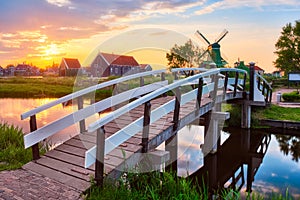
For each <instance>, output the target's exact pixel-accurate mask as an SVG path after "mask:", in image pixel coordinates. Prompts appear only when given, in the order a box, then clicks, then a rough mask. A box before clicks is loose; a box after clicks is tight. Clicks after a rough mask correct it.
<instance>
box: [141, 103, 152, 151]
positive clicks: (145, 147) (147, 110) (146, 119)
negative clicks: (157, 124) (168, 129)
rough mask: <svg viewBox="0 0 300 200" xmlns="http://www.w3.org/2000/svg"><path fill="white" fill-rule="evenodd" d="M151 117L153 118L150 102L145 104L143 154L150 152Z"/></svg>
mask: <svg viewBox="0 0 300 200" xmlns="http://www.w3.org/2000/svg"><path fill="white" fill-rule="evenodd" d="M150 116H151V103H150V101H148V102H146V103H145V107H144V121H143V137H142V146H143V149H142V153H146V152H148V140H149V129H150Z"/></svg>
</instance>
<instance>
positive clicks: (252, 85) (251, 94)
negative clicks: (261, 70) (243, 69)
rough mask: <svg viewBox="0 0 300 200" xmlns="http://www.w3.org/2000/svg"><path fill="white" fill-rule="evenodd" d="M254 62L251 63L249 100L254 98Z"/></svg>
mask: <svg viewBox="0 0 300 200" xmlns="http://www.w3.org/2000/svg"><path fill="white" fill-rule="evenodd" d="M254 73H255V71H254V64H253V63H250V91H249V92H250V93H249V100H251V101H253V100H254V81H255V80H254Z"/></svg>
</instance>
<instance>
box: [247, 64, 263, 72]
mask: <svg viewBox="0 0 300 200" xmlns="http://www.w3.org/2000/svg"><path fill="white" fill-rule="evenodd" d="M246 66H247V67H248V68H249V67H250V66H249V65H246ZM254 70H255V71H265V70H263V69H262V68H260V67H259V66H256V65H255V66H254Z"/></svg>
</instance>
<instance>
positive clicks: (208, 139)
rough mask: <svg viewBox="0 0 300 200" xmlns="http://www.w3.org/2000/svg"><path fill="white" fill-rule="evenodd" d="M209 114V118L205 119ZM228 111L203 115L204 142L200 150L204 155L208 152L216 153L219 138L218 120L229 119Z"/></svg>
mask: <svg viewBox="0 0 300 200" xmlns="http://www.w3.org/2000/svg"><path fill="white" fill-rule="evenodd" d="M209 115H210V116H211V119H207V118H208V117H209ZM229 117H230V113H229V112H211V114H208V115H207V116H205V121H206V122H205V134H204V144H203V145H202V152H203V154H204V155H207V154H208V153H216V152H217V150H218V145H219V138H220V132H221V130H220V127H219V125H220V122H223V121H225V120H226V119H229Z"/></svg>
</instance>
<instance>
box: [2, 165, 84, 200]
mask: <svg viewBox="0 0 300 200" xmlns="http://www.w3.org/2000/svg"><path fill="white" fill-rule="evenodd" d="M4 199H5V200H11V199H16V200H30V199H39V200H40V199H45V200H46V199H47V200H51V199H53V200H54V199H72V200H74V199H75V200H77V199H82V198H81V196H80V192H79V191H77V190H76V189H74V188H71V187H67V186H65V185H63V184H61V183H59V182H57V181H54V180H52V179H50V178H47V177H43V176H41V175H38V174H35V173H33V172H30V171H26V170H24V169H17V170H12V171H2V172H0V200H4Z"/></svg>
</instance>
